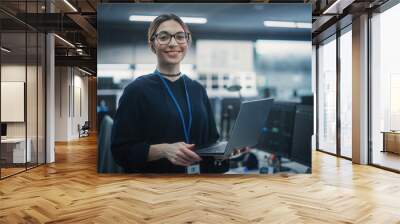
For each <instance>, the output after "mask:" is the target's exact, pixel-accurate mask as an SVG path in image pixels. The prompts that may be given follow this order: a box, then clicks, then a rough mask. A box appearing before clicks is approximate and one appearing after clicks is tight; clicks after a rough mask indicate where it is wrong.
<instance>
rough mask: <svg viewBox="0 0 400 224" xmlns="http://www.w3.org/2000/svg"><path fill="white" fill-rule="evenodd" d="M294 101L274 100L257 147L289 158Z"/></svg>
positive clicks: (294, 111)
mask: <svg viewBox="0 0 400 224" xmlns="http://www.w3.org/2000/svg"><path fill="white" fill-rule="evenodd" d="M295 114H296V103H292V102H275V103H274V104H273V106H272V108H271V111H270V112H269V116H268V119H267V121H266V124H265V126H264V128H263V130H264V131H263V132H262V134H261V135H260V138H259V141H258V145H257V148H258V149H260V150H263V151H266V152H268V153H273V154H275V155H278V156H283V157H286V158H290V154H291V150H292V135H293V127H294V119H295Z"/></svg>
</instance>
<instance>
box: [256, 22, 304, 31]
mask: <svg viewBox="0 0 400 224" xmlns="http://www.w3.org/2000/svg"><path fill="white" fill-rule="evenodd" d="M264 26H266V27H280V28H299V29H311V27H312V24H311V23H299V22H286V21H264Z"/></svg>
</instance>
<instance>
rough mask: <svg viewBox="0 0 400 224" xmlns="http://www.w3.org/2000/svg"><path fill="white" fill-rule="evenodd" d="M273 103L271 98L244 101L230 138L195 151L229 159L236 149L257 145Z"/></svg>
mask: <svg viewBox="0 0 400 224" xmlns="http://www.w3.org/2000/svg"><path fill="white" fill-rule="evenodd" d="M272 104H273V99H271V98H268V99H261V100H253V101H245V102H242V103H241V106H240V110H239V114H238V116H237V118H236V121H235V124H234V126H233V128H232V130H231V132H230V135H229V136H230V138H229V140H228V141H221V142H217V143H214V144H211V145H206V146H200V147H199V148H196V149H195V152H196V153H197V154H198V155H199V156H212V157H215V158H216V159H227V158H229V156H230V155H231V154H232V152H233V150H234V149H239V148H244V147H247V146H248V147H253V146H255V145H257V142H258V139H259V136H260V134H261V132H262V129H263V128H264V124H265V121H266V120H267V117H268V113H269V111H270V109H271V107H272Z"/></svg>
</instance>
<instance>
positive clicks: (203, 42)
mask: <svg viewBox="0 0 400 224" xmlns="http://www.w3.org/2000/svg"><path fill="white" fill-rule="evenodd" d="M117 12H118V13H117ZM310 12H311V6H310V5H305V4H232V3H231V4H134V5H132V4H103V5H101V6H100V7H98V31H99V32H98V33H99V35H98V38H99V40H98V57H97V61H98V70H97V72H98V90H97V93H98V97H97V105H98V107H97V111H98V124H101V122H102V119H103V117H104V116H105V115H109V116H110V117H111V118H112V117H113V116H114V114H115V111H116V109H117V105H118V100H119V98H120V96H121V94H122V92H123V88H124V87H125V86H126V85H127V84H128V83H130V82H131V81H132V80H134V79H135V78H137V77H139V76H141V75H145V74H149V73H151V72H153V71H154V69H155V67H156V65H155V62H156V58H155V55H154V54H153V53H152V52H151V51H150V50H149V49H148V46H147V37H146V35H147V29H148V26H149V24H150V23H149V22H138V21H131V20H130V16H132V15H145V16H157V15H160V14H162V13H175V14H176V15H178V16H181V17H182V16H183V17H197V18H206V19H207V22H206V23H204V24H193V23H188V26H189V29H190V30H191V33H192V36H193V42H192V45H191V47H190V49H189V51H188V53H187V55H186V57H185V59H184V60H183V62H182V63H181V70H182V72H183V73H185V74H187V75H188V76H189V77H191V78H193V79H195V80H197V81H199V82H200V83H201V84H202V85H203V86H204V87H205V88H206V90H207V94H208V95H209V98H210V100H211V102H212V107H213V110H214V113H215V118H216V121H217V127H218V129H219V132H220V134H221V135H222V137H227V135H228V134H229V130H230V128H231V127H232V125H233V122H234V119H235V117H236V114H237V112H238V110H239V105H240V99H239V96H242V97H243V100H250V99H257V98H264V97H272V98H274V99H275V101H277V104H276V106H275V109H274V110H273V112H272V113H271V116H270V117H271V119H270V120H269V126H270V127H271V129H273V128H274V127H275V128H276V129H274V130H276V133H275V135H274V137H272V136H266V137H267V138H269V140H266V139H264V142H263V144H264V145H265V147H266V148H268V149H269V150H264V151H263V152H262V153H261V154H260V153H258V154H254V155H256V157H257V159H258V162H259V164H257V165H256V166H262V164H261V162H265V163H268V162H270V161H267V160H264V158H265V156H267V157H268V158H270V154H269V153H271V152H272V153H274V154H275V153H276V155H278V159H277V160H279V161H280V160H281V156H282V159H283V161H284V162H287V164H289V163H295V162H294V161H291V159H290V158H291V155H290V153H291V150H292V144H291V143H292V141H293V138H296V136H295V131H294V130H295V121H299V120H300V119H302V118H298V119H297V120H296V119H295V117H296V112H297V116H300V117H302V116H304V117H305V118H304V119H306V120H307V119H308V120H307V121H309V122H308V123H307V122H305V124H309V125H308V126H310V129H309V132H310V136H309V137H308V138H307V140H306V141H307V142H308V143H306V144H304V147H306V149H297V150H302V152H301V153H298V155H295V153H294V154H293V158H295V157H298V159H297V161H298V162H299V163H298V164H296V165H298V166H297V167H296V165H295V167H294V168H293V169H289V170H290V171H293V172H298V173H303V172H309V170H310V166H311V134H312V131H313V124H312V122H313V119H312V116H313V115H312V114H313V110H312V105H313V97H312V95H313V88H312V76H311V52H312V47H311V13H310ZM265 21H268V22H278V23H277V24H273V23H272V25H270V24H268V22H266V23H265ZM279 22H281V23H282V22H284V23H283V25H282V24H281V23H279ZM264 23H265V24H264ZM235 85H240V86H241V91H240V93H239V92H238V91H229V90H228V89H229V87H232V86H235ZM296 105H307V106H305V107H304V108H301V107H296ZM229 107H231V108H232V107H233V109H232V111H230V112H231V113H230V115H231V116H229V117H226V111H227V108H229ZM310 117H311V118H310ZM101 128H102V127H101V126H100V132H99V133H100V134H102V133H103V134H104V131H103V132H102V130H101ZM273 138H274V139H275V140H272V139H273ZM100 141H101V139H100ZM260 141H262V140H260ZM272 141H275V142H272ZM265 152H268V154H265ZM100 153H101V152H100ZM304 157H307V158H304ZM260 158H261V159H260ZM272 158H274V157H272ZM272 158H270V159H272ZM242 159H243V158H242ZM240 162H243V161H238V163H240ZM249 163H250V162H249ZM249 166H251V165H249ZM254 166H255V165H254V164H253V169H254ZM235 167H237V164H236V165H235ZM242 168H243V167H242ZM282 170H283V169H282ZM232 172H234V171H233V170H232ZM235 172H242V171H241V170H240V169H236V170H235Z"/></svg>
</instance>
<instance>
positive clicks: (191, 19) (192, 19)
mask: <svg viewBox="0 0 400 224" xmlns="http://www.w3.org/2000/svg"><path fill="white" fill-rule="evenodd" d="M156 17H157V16H142V15H131V16H129V21H135V22H152V21H153V20H154V19H155V18H156ZM180 18H181V19H182V21H183V22H185V23H195V24H204V23H207V19H206V18H201V17H180Z"/></svg>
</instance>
